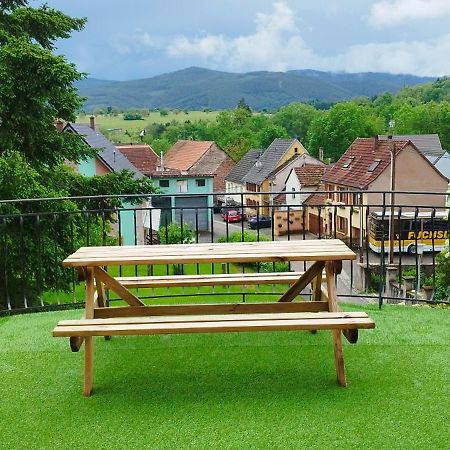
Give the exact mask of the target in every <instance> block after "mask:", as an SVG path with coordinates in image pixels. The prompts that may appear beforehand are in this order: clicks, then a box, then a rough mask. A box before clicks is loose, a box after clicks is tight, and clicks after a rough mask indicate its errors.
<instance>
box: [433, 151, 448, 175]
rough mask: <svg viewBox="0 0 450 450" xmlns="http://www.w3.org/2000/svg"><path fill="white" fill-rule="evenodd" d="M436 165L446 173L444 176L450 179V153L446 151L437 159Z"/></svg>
mask: <svg viewBox="0 0 450 450" xmlns="http://www.w3.org/2000/svg"><path fill="white" fill-rule="evenodd" d="M434 167H436V169H437V170H439V172H441V173H442V175H444V177H446V178H448V179H450V155H449V154H448V153H447V152H446V151H444V152H443V153H442V155H441V156H440V157H439V158H438V159H437V160H436V161H435V163H434Z"/></svg>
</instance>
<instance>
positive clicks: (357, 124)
mask: <svg viewBox="0 0 450 450" xmlns="http://www.w3.org/2000/svg"><path fill="white" fill-rule="evenodd" d="M185 117H188V116H184V117H183V118H185ZM392 120H393V121H394V122H395V126H394V128H392V129H390V128H389V122H391V121H392ZM391 124H392V122H391ZM145 131H146V135H145V137H144V140H145V142H147V143H148V144H150V145H151V146H152V147H153V148H154V149H155V151H157V152H158V153H159V152H164V151H166V150H167V149H168V148H170V147H171V146H172V145H173V144H174V143H175V142H176V141H177V140H179V139H194V140H213V141H216V142H217V143H218V144H219V145H220V146H221V147H222V148H223V149H224V150H225V151H227V152H228V153H229V154H230V156H232V157H233V158H234V159H235V160H236V161H238V160H239V159H240V158H242V156H243V155H244V154H245V153H246V152H247V151H248V150H249V149H250V148H266V147H267V146H268V145H269V144H270V143H271V142H272V141H273V139H275V138H277V137H278V138H293V137H297V138H298V139H299V140H300V141H301V142H302V143H303V144H304V145H305V147H306V148H307V149H308V151H309V152H310V153H311V154H313V155H318V150H319V148H320V147H323V148H324V153H325V157H327V158H330V159H331V161H336V160H337V159H339V157H340V156H341V155H342V153H343V152H344V151H345V150H346V149H347V148H348V147H349V145H350V144H351V143H352V142H353V140H354V139H355V138H357V137H370V136H374V135H375V134H385V133H394V134H429V133H437V134H439V137H440V139H441V142H442V146H443V148H445V149H450V78H448V77H444V78H441V79H438V80H436V81H435V82H433V83H426V84H423V85H418V86H415V87H406V88H403V89H402V90H400V91H399V92H398V93H397V94H395V95H393V94H391V93H383V94H380V95H377V96H374V97H372V98H368V97H357V98H354V99H352V100H350V101H346V102H339V103H336V104H335V105H333V106H332V107H330V108H329V109H327V110H321V109H318V108H316V107H314V106H313V105H310V104H304V103H291V104H289V105H287V106H284V107H282V108H280V109H278V110H277V111H275V112H273V113H259V114H254V113H252V111H251V109H250V107H249V106H248V105H247V104H246V102H245V100H244V99H241V101H240V102H239V103H238V105H237V106H236V108H234V109H231V110H227V111H222V112H220V113H219V114H218V115H217V116H216V117H215V118H214V119H213V120H205V119H200V120H190V119H185V120H183V119H181V120H172V121H171V122H167V123H153V124H150V125H148V126H147V127H146V129H145Z"/></svg>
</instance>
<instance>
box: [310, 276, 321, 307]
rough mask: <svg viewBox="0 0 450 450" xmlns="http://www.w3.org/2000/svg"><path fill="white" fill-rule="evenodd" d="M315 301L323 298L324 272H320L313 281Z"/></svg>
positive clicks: (313, 298) (313, 297) (313, 299)
mask: <svg viewBox="0 0 450 450" xmlns="http://www.w3.org/2000/svg"><path fill="white" fill-rule="evenodd" d="M311 300H312V301H313V302H319V301H320V300H322V274H321V273H320V274H319V275H317V276H316V277H315V278H314V279H313V283H312V298H311Z"/></svg>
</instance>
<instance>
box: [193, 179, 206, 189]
mask: <svg viewBox="0 0 450 450" xmlns="http://www.w3.org/2000/svg"><path fill="white" fill-rule="evenodd" d="M195 184H196V185H197V186H198V187H204V186H206V180H205V179H204V178H197V179H196V180H195Z"/></svg>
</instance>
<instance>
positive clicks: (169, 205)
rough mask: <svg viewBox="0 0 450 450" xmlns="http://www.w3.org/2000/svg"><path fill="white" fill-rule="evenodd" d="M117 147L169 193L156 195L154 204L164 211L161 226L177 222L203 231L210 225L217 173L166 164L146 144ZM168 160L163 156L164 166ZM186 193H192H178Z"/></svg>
mask: <svg viewBox="0 0 450 450" xmlns="http://www.w3.org/2000/svg"><path fill="white" fill-rule="evenodd" d="M117 148H118V149H120V151H121V153H123V154H124V155H125V156H126V157H127V159H128V160H129V161H130V162H131V163H132V164H133V165H134V166H135V167H137V168H138V169H139V170H140V171H141V172H142V173H143V174H144V175H145V176H147V177H149V178H151V179H152V181H153V183H154V185H155V186H156V187H157V188H159V190H160V191H161V193H164V194H168V195H167V196H166V195H163V196H153V197H152V206H153V207H155V208H158V209H159V210H160V220H161V222H160V223H161V225H166V224H169V223H172V222H177V223H183V224H188V225H189V226H190V227H191V228H192V229H195V230H200V231H202V230H208V229H209V228H210V223H211V219H210V208H212V207H213V206H214V205H213V195H212V192H213V184H214V177H213V176H209V175H208V176H204V175H200V174H198V175H191V174H189V173H188V172H186V171H182V170H179V169H170V168H166V167H163V166H162V164H161V159H160V158H159V157H158V155H157V154H156V153H155V152H154V151H153V149H152V148H151V147H150V146H149V145H146V144H130V145H123V144H120V145H118V146H117ZM165 160H166V158H165V157H163V161H162V163H163V164H164V165H165ZM183 193H186V194H189V195H186V196H179V195H177V196H175V195H174V194H183Z"/></svg>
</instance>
